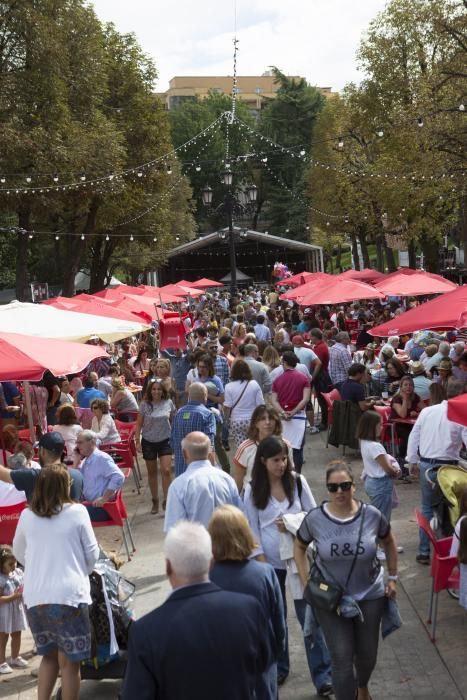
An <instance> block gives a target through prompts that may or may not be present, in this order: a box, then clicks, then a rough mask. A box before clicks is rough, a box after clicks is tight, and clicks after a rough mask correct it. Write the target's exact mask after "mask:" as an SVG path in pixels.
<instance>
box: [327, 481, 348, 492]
mask: <svg viewBox="0 0 467 700" xmlns="http://www.w3.org/2000/svg"><path fill="white" fill-rule="evenodd" d="M352 486H353V481H341V482H340V484H326V488H327V490H328V491H329V493H337V492H338V490H339V489H340V490H341V491H350V489H351V488H352Z"/></svg>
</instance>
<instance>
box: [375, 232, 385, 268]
mask: <svg viewBox="0 0 467 700" xmlns="http://www.w3.org/2000/svg"><path fill="white" fill-rule="evenodd" d="M382 239H383V236H381V235H379V236H375V243H376V267H377V268H378V271H379V272H384V255H383V241H382Z"/></svg>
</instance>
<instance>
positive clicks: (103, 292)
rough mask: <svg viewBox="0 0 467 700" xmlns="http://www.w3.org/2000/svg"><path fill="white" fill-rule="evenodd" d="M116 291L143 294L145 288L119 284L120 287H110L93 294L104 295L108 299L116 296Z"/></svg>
mask: <svg viewBox="0 0 467 700" xmlns="http://www.w3.org/2000/svg"><path fill="white" fill-rule="evenodd" d="M115 293H117V294H120V295H122V294H136V295H139V294H141V295H143V294H144V289H141V287H131V286H130V285H128V284H119V285H118V287H108V288H107V289H102V290H101V291H100V292H96V293H95V294H93V296H95V297H104V298H105V299H107V298H108V297H111V298H112V299H114V298H115V296H114V295H115Z"/></svg>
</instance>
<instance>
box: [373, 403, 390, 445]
mask: <svg viewBox="0 0 467 700" xmlns="http://www.w3.org/2000/svg"><path fill="white" fill-rule="evenodd" d="M374 410H375V411H376V413H379V415H380V416H381V442H382V443H383V445H384V446H385V447H386V446H387V445H389V446H390V450H389V451H390V453H391V454H392V455H393V456H395V455H394V451H395V449H394V435H393V430H392V427H393V426H392V425H391V423H390V422H389V417H390V415H391V407H390V406H374Z"/></svg>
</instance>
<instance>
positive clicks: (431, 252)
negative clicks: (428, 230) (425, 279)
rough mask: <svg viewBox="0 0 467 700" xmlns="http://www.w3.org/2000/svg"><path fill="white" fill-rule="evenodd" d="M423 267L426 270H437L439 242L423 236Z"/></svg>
mask: <svg viewBox="0 0 467 700" xmlns="http://www.w3.org/2000/svg"><path fill="white" fill-rule="evenodd" d="M423 255H424V265H423V266H424V268H425V270H427V271H428V272H435V273H437V272H439V243H438V241H436V240H433V238H428V237H427V236H423Z"/></svg>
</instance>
